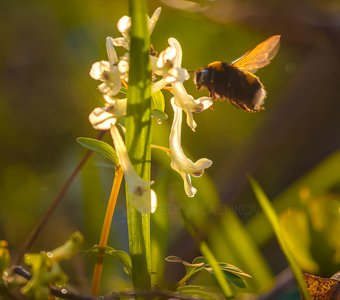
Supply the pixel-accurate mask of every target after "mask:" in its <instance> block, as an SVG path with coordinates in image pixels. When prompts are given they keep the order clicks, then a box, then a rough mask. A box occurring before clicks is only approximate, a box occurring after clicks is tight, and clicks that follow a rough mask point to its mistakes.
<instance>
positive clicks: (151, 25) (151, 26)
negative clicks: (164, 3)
mask: <svg viewBox="0 0 340 300" xmlns="http://www.w3.org/2000/svg"><path fill="white" fill-rule="evenodd" d="M161 11H162V8H161V7H158V8H157V9H156V10H155V11H154V13H153V14H152V17H151V18H150V19H149V22H148V27H149V34H150V35H151V34H152V32H153V29H154V28H155V25H156V23H157V21H158V18H159V15H160V14H161Z"/></svg>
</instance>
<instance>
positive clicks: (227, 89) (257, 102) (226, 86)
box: [196, 62, 265, 111]
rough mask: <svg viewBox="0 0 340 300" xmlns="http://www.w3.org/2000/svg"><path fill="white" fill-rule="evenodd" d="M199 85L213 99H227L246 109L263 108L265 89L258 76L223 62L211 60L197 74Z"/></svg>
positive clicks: (255, 109)
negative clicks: (211, 61) (205, 89)
mask: <svg viewBox="0 0 340 300" xmlns="http://www.w3.org/2000/svg"><path fill="white" fill-rule="evenodd" d="M198 79H199V83H197V81H198V80H197V79H196V84H197V85H199V86H205V87H206V88H207V89H208V90H209V92H210V94H211V96H212V97H213V98H214V99H228V100H229V101H230V102H231V103H232V104H234V105H235V106H237V107H239V108H242V109H243V110H246V111H259V110H263V108H262V107H261V105H262V104H263V99H264V97H265V91H264V89H263V85H262V83H261V82H260V81H259V79H258V77H256V76H255V75H253V74H252V73H249V72H243V71H241V70H239V69H237V68H235V67H233V66H230V65H229V64H228V63H225V62H213V63H211V64H209V65H208V66H207V67H206V68H204V69H203V70H202V71H201V74H199V78H198Z"/></svg>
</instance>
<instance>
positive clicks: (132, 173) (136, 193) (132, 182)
mask: <svg viewBox="0 0 340 300" xmlns="http://www.w3.org/2000/svg"><path fill="white" fill-rule="evenodd" d="M110 133H111V136H112V140H113V143H114V146H115V149H116V152H117V155H118V158H119V161H120V164H121V166H122V170H123V172H124V177H125V181H126V184H127V188H128V191H129V193H130V195H131V198H130V200H131V203H132V204H133V205H134V206H135V207H136V209H138V210H139V211H140V212H141V213H149V212H151V211H152V210H154V209H155V195H152V192H151V189H150V185H151V184H152V182H150V181H145V180H144V179H143V178H141V177H140V176H139V175H138V174H137V172H136V170H135V169H134V167H133V165H132V163H131V161H130V158H129V156H128V154H127V150H126V147H125V144H124V141H123V138H122V137H121V135H120V133H119V130H118V128H117V127H116V126H112V127H111V128H110Z"/></svg>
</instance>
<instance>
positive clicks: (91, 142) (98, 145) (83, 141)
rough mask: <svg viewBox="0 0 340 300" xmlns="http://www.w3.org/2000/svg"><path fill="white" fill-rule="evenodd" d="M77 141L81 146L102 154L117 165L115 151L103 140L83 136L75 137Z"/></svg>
mask: <svg viewBox="0 0 340 300" xmlns="http://www.w3.org/2000/svg"><path fill="white" fill-rule="evenodd" d="M77 142H78V143H79V144H80V145H82V146H83V147H85V148H87V149H90V150H92V151H94V152H97V153H99V154H100V155H102V156H104V157H105V158H107V159H108V160H110V161H111V162H113V164H114V165H119V160H118V156H117V153H116V151H115V150H114V149H113V147H112V146H111V145H109V144H107V143H105V142H103V141H99V140H96V139H91V138H85V137H79V138H77Z"/></svg>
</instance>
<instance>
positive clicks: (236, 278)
mask: <svg viewBox="0 0 340 300" xmlns="http://www.w3.org/2000/svg"><path fill="white" fill-rule="evenodd" d="M223 274H224V276H225V277H226V278H227V279H228V280H229V281H230V282H232V283H233V284H235V285H236V286H237V287H239V288H242V289H243V288H245V287H247V284H246V282H245V281H244V279H243V278H241V277H240V276H238V275H236V274H233V273H230V272H227V271H224V270H223Z"/></svg>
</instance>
